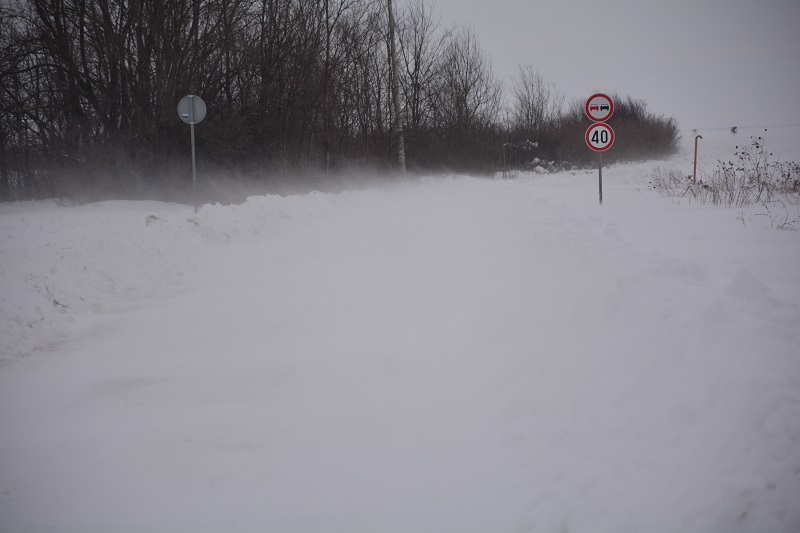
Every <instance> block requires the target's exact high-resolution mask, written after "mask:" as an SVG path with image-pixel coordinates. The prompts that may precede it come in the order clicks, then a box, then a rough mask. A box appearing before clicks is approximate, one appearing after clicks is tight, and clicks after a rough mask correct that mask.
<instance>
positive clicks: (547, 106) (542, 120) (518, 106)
mask: <svg viewBox="0 0 800 533" xmlns="http://www.w3.org/2000/svg"><path fill="white" fill-rule="evenodd" d="M511 94H512V98H513V101H512V109H513V124H514V126H516V127H518V128H522V129H523V130H524V131H525V133H526V134H528V135H536V134H537V133H539V132H540V131H541V130H542V129H543V128H544V127H546V126H549V125H552V124H553V123H555V122H556V121H557V120H559V118H560V117H561V115H562V113H563V109H564V100H565V97H564V93H562V92H561V91H559V90H558V88H557V87H556V86H555V84H554V83H547V82H546V81H544V78H543V77H542V75H541V74H540V73H539V71H537V70H535V69H534V68H533V67H532V66H531V65H524V66H523V65H520V66H519V73H518V74H517V77H516V78H514V79H512V81H511Z"/></svg>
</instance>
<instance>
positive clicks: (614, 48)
mask: <svg viewBox="0 0 800 533" xmlns="http://www.w3.org/2000/svg"><path fill="white" fill-rule="evenodd" d="M428 1H429V2H432V3H434V4H435V11H437V12H439V13H440V14H441V23H442V26H444V27H448V26H452V25H454V24H457V25H459V26H471V27H472V28H473V29H474V30H475V33H476V34H477V36H478V39H479V41H480V43H481V46H482V47H483V48H484V50H486V51H487V52H488V53H489V54H490V55H491V58H492V64H493V69H494V71H495V73H496V74H497V75H498V77H500V78H504V79H505V84H506V86H507V87H509V86H510V77H511V76H513V75H514V74H515V73H516V72H517V65H518V64H528V63H529V64H531V65H533V66H534V67H535V68H537V69H538V70H539V72H540V73H541V74H542V76H543V77H544V79H545V80H547V81H550V82H553V83H555V84H556V86H557V87H558V88H559V89H561V90H562V91H563V92H564V93H566V94H567V96H568V98H572V97H579V98H581V99H584V98H586V97H588V96H590V95H591V94H592V93H593V92H595V91H596V90H599V91H609V92H617V93H620V94H623V95H630V96H633V97H636V98H643V99H644V100H646V101H647V103H648V108H649V109H650V110H651V111H653V112H655V113H658V114H662V113H663V114H665V115H668V116H674V117H675V118H676V119H677V120H678V122H679V123H680V126H681V128H683V129H692V128H699V129H706V128H719V127H730V126H734V125H737V126H740V127H745V126H776V125H789V124H800V0H671V1H655V0H605V1H598V0H561V1H559V0H428Z"/></svg>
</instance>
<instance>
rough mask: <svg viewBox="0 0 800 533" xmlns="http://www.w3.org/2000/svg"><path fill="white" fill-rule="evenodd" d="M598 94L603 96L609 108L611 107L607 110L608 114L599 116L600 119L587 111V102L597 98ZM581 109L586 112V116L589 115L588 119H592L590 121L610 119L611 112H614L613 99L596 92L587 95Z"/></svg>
mask: <svg viewBox="0 0 800 533" xmlns="http://www.w3.org/2000/svg"><path fill="white" fill-rule="evenodd" d="M598 96H599V97H601V98H605V99H606V100H607V101H608V105H609V107H610V108H611V109H610V111H609V112H608V115H606V116H605V118H601V119H600V118H594V117H593V116H592V115H591V114H590V113H589V103H590V102H591V101H592V100H594V99H595V98H597V97H598ZM583 109H584V111H585V112H586V116H587V117H589V119H590V120H592V121H594V122H605V121H606V120H608V119H610V118H611V115H613V114H614V101H613V100H612V99H611V98H610V97H609V96H608V95H607V94H603V93H596V94H593V95H592V96H590V97H589V98H588V99H587V100H586V104H585V105H584V107H583Z"/></svg>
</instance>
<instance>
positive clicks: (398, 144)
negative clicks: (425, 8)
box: [387, 0, 406, 172]
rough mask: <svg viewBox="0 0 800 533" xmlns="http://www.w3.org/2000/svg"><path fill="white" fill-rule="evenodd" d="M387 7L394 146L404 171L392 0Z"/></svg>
mask: <svg viewBox="0 0 800 533" xmlns="http://www.w3.org/2000/svg"><path fill="white" fill-rule="evenodd" d="M387 3H388V7H389V49H390V50H391V52H390V54H391V61H392V96H393V103H394V141H393V142H394V146H395V151H396V152H397V165H398V167H399V168H400V171H401V172H405V171H406V148H405V144H404V143H403V113H402V107H401V106H400V76H399V74H398V70H397V47H396V45H395V39H394V13H393V12H392V0H387Z"/></svg>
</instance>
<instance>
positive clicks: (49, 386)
mask: <svg viewBox="0 0 800 533" xmlns="http://www.w3.org/2000/svg"><path fill="white" fill-rule="evenodd" d="M699 133H701V134H703V136H704V139H703V140H701V141H700V153H701V159H700V165H699V168H700V171H701V173H703V172H705V173H706V174H708V173H710V172H711V171H712V169H713V164H714V161H716V160H717V159H724V160H727V159H730V158H732V157H733V155H732V154H733V151H734V147H733V145H734V144H737V143H744V142H746V141H747V137H748V136H749V135H761V134H762V133H761V132H759V131H758V130H741V129H740V131H739V133H738V135H737V136H736V137H735V138H734V137H733V136H732V135H731V133H730V132H727V131H716V132H699ZM767 139H768V141H767V142H768V143H769V148H770V149H772V150H773V153H774V154H775V157H776V158H777V157H781V158H782V159H784V160H795V161H797V160H800V130H798V129H797V128H794V129H792V128H783V129H780V128H779V129H774V130H770V132H769V133H768V134H767ZM612 149H613V148H612ZM692 150H693V136H692V134H691V133H689V132H687V133H686V135H685V138H684V141H683V149H682V152H681V154H680V155H679V156H677V157H675V158H673V159H672V160H670V161H661V162H647V163H639V164H621V165H615V166H612V167H610V168H606V169H604V172H603V178H604V204H603V205H602V206H600V205H598V198H597V174H596V172H574V173H572V172H564V173H560V174H555V175H548V176H540V175H534V174H530V175H523V176H521V177H520V178H519V179H517V180H488V179H477V178H468V177H464V176H451V177H448V178H429V179H424V180H417V181H413V182H412V181H409V182H408V183H404V184H400V185H392V186H377V185H376V186H375V188H374V189H372V190H365V191H358V192H349V193H343V194H320V193H313V194H309V195H305V196H294V197H278V196H264V197H253V198H250V199H249V200H248V201H247V202H246V203H244V204H243V205H239V206H212V205H206V206H203V207H202V208H201V210H200V212H199V214H197V215H195V214H194V213H193V210H192V208H191V207H187V206H183V205H176V204H164V203H158V202H118V201H117V202H102V203H96V204H89V205H84V206H80V207H62V206H59V205H57V204H56V203H55V202H52V201H43V202H24V203H12V204H2V205H0V295H2V303H1V304H0V354H1V356H0V361H2V364H0V531H2V532H15V533H24V532H41V531H59V532H127V531H130V532H134V531H136V532H145V531H158V532H164V531H182V532H189V531H191V532H220V531H274V532H283V533H291V532H309V533H310V532H322V531H327V532H330V531H341V532H345V531H346V532H365V533H366V532H409V531H431V532H433V531H435V532H441V533H444V532H470V531H475V532H487V531H509V532H510V531H549V532H553V531H558V532H567V531H568V532H571V533H573V532H604V531H608V532H611V531H615V532H620V531H626V532H634V531H647V532H674V531H692V532H699V531H704V532H738V531H742V532H745V531H748V532H749V531H770V532H796V531H800V503H799V502H800V307H799V306H798V302H800V298H799V297H800V232H798V231H781V230H778V229H775V227H771V226H774V225H775V224H774V223H773V221H772V219H771V218H770V216H768V215H767V213H766V212H765V209H764V207H763V206H754V207H750V208H746V209H724V208H718V207H711V206H703V205H697V204H696V203H694V202H690V201H688V200H687V199H685V198H679V199H675V198H662V197H661V196H659V195H658V194H657V193H656V192H655V191H652V190H650V189H649V188H648V186H647V183H648V181H649V180H650V172H651V170H652V168H653V167H654V166H656V165H658V166H661V167H664V168H671V167H673V168H679V169H681V170H682V171H684V172H685V173H687V174H689V173H691V163H692ZM796 209H797V206H791V205H789V206H788V210H789V212H790V214H791V213H793V211H792V210H796ZM774 214H775V213H774V212H773V215H774ZM799 215H800V213H797V214H794V215H793V216H799Z"/></svg>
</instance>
